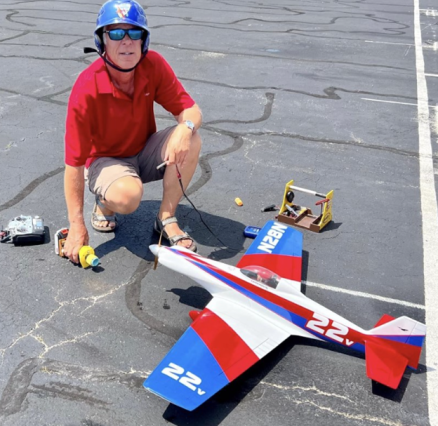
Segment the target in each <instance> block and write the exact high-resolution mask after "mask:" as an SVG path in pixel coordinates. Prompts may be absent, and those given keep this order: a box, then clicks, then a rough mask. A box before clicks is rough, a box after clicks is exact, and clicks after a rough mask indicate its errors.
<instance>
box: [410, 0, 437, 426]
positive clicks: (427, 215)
mask: <svg viewBox="0 0 438 426" xmlns="http://www.w3.org/2000/svg"><path fill="white" fill-rule="evenodd" d="M420 25H421V23H420V4H419V0H414V28H415V31H414V34H415V63H416V70H417V97H418V110H417V114H418V136H419V150H418V152H419V154H420V155H419V163H420V194H421V219H422V225H423V226H422V228H423V265H424V266H423V267H424V300H425V305H426V326H427V336H426V366H427V374H426V378H427V397H428V402H429V422H430V425H431V426H438V303H437V300H438V268H437V265H438V209H437V198H436V192H435V181H434V173H433V158H432V143H431V135H430V121H429V99H428V93H427V83H426V76H425V75H424V57H423V46H422V37H421V26H420Z"/></svg>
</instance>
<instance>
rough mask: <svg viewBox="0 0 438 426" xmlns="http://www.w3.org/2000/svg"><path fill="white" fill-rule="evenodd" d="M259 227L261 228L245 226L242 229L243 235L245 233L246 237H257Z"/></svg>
mask: <svg viewBox="0 0 438 426" xmlns="http://www.w3.org/2000/svg"><path fill="white" fill-rule="evenodd" d="M260 229H262V228H259V227H257V226H247V227H246V228H245V229H244V231H243V235H245V237H247V238H255V237H257V235H258V233H259V231H260Z"/></svg>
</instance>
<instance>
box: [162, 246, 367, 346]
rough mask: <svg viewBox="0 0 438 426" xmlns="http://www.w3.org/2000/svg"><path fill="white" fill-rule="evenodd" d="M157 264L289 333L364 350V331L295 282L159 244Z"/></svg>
mask: <svg viewBox="0 0 438 426" xmlns="http://www.w3.org/2000/svg"><path fill="white" fill-rule="evenodd" d="M158 250H159V253H158V255H159V260H160V263H162V264H163V265H165V266H166V267H168V268H170V269H173V270H175V271H176V272H179V273H182V274H184V275H186V276H188V277H189V278H191V279H193V280H194V281H196V282H197V283H198V284H200V285H201V286H203V287H204V288H205V289H206V290H207V291H208V292H209V293H211V294H212V295H213V296H214V297H215V298H220V299H226V300H227V301H228V302H229V303H230V304H231V306H235V307H236V309H238V307H239V306H241V307H242V308H246V309H249V310H250V311H252V312H255V313H257V314H258V315H260V316H262V317H264V318H265V319H266V320H267V321H269V322H272V323H274V324H275V325H276V326H277V327H279V328H281V329H282V330H284V331H286V332H287V333H288V334H290V335H299V336H303V337H306V338H311V339H317V340H324V341H329V342H333V343H338V344H341V345H343V346H346V347H349V348H352V349H355V350H358V351H360V352H364V337H366V334H367V332H366V331H365V330H363V329H361V328H360V327H357V326H356V325H355V324H353V323H351V322H349V321H347V320H346V319H345V318H343V317H341V316H340V315H338V314H336V313H335V312H333V311H331V310H329V309H327V308H325V307H324V306H322V305H320V304H318V303H316V302H314V301H313V300H311V299H309V298H307V297H306V296H305V295H304V294H303V293H301V291H299V289H298V287H299V284H300V283H296V282H293V281H290V280H286V279H280V280H279V282H278V285H277V287H276V288H271V287H269V286H268V285H265V284H263V283H261V282H259V281H256V280H254V279H251V278H248V277H247V276H246V275H244V274H243V273H242V272H241V270H240V269H239V268H237V267H234V266H231V265H226V264H224V263H221V262H217V261H214V260H211V259H206V258H203V257H201V256H199V255H197V254H193V253H192V252H190V251H188V250H184V249H182V250H181V249H175V248H167V247H160V248H159V249H158Z"/></svg>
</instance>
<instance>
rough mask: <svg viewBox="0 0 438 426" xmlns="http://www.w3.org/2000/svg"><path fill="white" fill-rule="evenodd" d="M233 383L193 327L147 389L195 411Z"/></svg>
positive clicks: (149, 380)
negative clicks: (230, 382)
mask: <svg viewBox="0 0 438 426" xmlns="http://www.w3.org/2000/svg"><path fill="white" fill-rule="evenodd" d="M228 383H229V381H228V379H227V377H226V376H225V374H224V372H223V371H222V369H221V368H220V366H219V364H218V363H217V361H216V360H215V358H214V357H213V355H212V354H211V352H210V350H209V349H208V347H207V346H206V345H205V343H204V342H203V341H202V339H201V338H200V337H199V336H198V334H197V333H196V332H195V331H194V330H193V329H192V328H191V327H190V328H189V329H187V331H186V332H185V333H184V334H183V335H182V336H181V338H180V339H179V340H178V342H177V343H176V344H175V346H174V347H173V348H172V349H171V351H170V352H169V353H168V354H167V355H166V357H165V358H164V359H163V361H161V363H160V364H159V365H158V367H157V368H155V370H154V371H153V372H152V374H151V375H150V376H149V377H148V378H147V379H146V380H145V382H144V384H143V386H144V387H145V388H146V389H148V390H150V391H151V392H153V393H155V394H157V395H158V396H160V397H162V398H164V399H166V400H168V401H169V402H171V403H172V404H175V405H178V406H179V407H182V408H184V409H186V410H189V411H192V410H194V409H195V408H197V407H198V406H199V405H201V404H202V403H203V402H205V401H206V400H207V399H209V398H210V397H212V396H213V395H214V394H215V393H216V392H218V391H219V390H220V389H222V388H223V387H224V386H226V385H227V384H228Z"/></svg>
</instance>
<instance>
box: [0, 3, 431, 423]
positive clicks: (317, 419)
mask: <svg viewBox="0 0 438 426" xmlns="http://www.w3.org/2000/svg"><path fill="white" fill-rule="evenodd" d="M141 4H142V5H143V6H144V7H145V9H146V13H147V16H148V20H149V26H150V29H151V49H154V50H156V51H158V52H160V53H161V54H162V55H164V57H165V58H166V59H167V60H168V62H169V63H170V64H171V65H172V67H173V68H174V70H175V72H176V74H177V75H178V77H179V78H180V80H181V82H182V83H183V85H184V86H185V87H186V89H187V90H188V91H189V93H190V94H191V95H192V96H193V97H194V99H195V100H196V102H197V103H198V104H199V105H200V107H201V108H202V111H203V117H204V124H203V127H202V129H201V130H200V133H201V136H202V139H203V149H202V154H201V160H200V164H199V167H198V169H197V171H196V173H195V176H194V179H193V181H192V184H191V186H190V188H189V190H188V191H187V194H188V196H189V198H190V200H191V201H192V202H193V204H194V205H195V206H196V208H197V209H198V210H199V212H200V213H201V215H202V218H203V220H204V221H205V222H206V223H207V224H208V226H209V227H210V228H211V230H212V231H213V234H212V233H210V232H209V230H208V229H207V228H206V226H205V225H204V223H203V222H202V221H201V220H200V217H199V215H198V213H197V212H196V211H195V210H194V209H193V208H192V206H191V204H190V203H189V202H188V201H187V200H183V201H182V202H181V205H180V207H179V209H178V213H177V216H178V218H179V221H180V224H181V225H182V227H183V228H184V229H185V230H187V231H188V232H190V234H191V235H192V236H193V237H194V238H195V239H196V241H197V243H198V245H199V252H200V254H202V255H204V256H206V257H210V258H213V259H216V260H220V261H223V262H225V263H228V264H232V265H235V264H236V263H237V262H238V260H239V259H240V257H241V256H242V255H243V254H244V253H245V250H246V249H247V248H248V247H249V245H250V243H251V240H250V239H247V238H245V237H244V236H243V229H244V228H245V226H247V225H253V226H262V225H263V224H264V223H265V222H266V221H267V220H270V219H273V218H274V217H275V212H265V213H263V212H261V209H262V208H263V207H265V206H267V205H270V204H276V205H281V202H282V197H283V192H284V188H285V184H286V183H287V182H289V181H290V180H294V182H295V184H296V185H297V186H300V187H303V188H307V189H310V190H313V191H317V192H322V193H327V192H329V191H330V190H334V198H333V221H332V222H331V223H330V224H329V225H328V226H327V227H326V228H325V229H324V230H323V232H321V233H313V232H310V231H303V233H304V255H303V291H304V292H305V293H306V295H307V296H308V297H310V298H312V299H314V300H315V301H317V302H318V303H321V304H322V305H324V306H326V307H328V308H330V309H332V310H333V311H335V312H337V313H338V314H340V315H342V316H344V317H346V318H347V319H348V320H350V321H352V322H354V323H355V324H357V325H359V326H360V327H362V328H365V329H369V328H372V327H373V326H374V324H375V323H376V322H377V321H378V320H379V318H380V317H381V316H382V315H383V314H385V313H386V314H390V315H392V316H394V317H397V316H401V315H407V316H410V317H412V318H414V319H416V320H418V321H421V322H425V321H426V320H427V326H428V338H427V340H426V347H425V350H424V351H423V354H422V357H421V362H420V366H419V369H418V370H417V371H414V372H412V371H407V372H406V374H405V375H404V378H403V380H402V383H401V385H400V387H399V389H398V390H395V391H392V390H389V389H387V388H384V387H382V386H379V385H376V384H375V383H372V382H371V381H370V380H369V379H368V378H367V377H366V372H365V359H364V356H363V355H360V354H355V353H352V352H349V351H342V350H340V349H339V348H338V347H336V346H334V345H330V344H327V343H315V342H314V341H308V340H306V339H303V338H298V337H291V338H289V339H288V340H287V341H286V342H284V343H283V344H282V345H281V346H280V347H278V348H277V349H276V350H274V351H273V352H271V353H270V354H269V355H267V356H266V358H264V359H262V360H261V361H260V362H259V363H258V364H256V365H255V366H254V367H252V368H251V369H250V370H248V371H247V372H245V373H244V374H243V375H242V376H241V377H239V378H238V379H237V380H236V381H235V382H233V383H232V384H230V385H229V386H227V387H226V388H224V389H223V390H222V391H220V392H219V393H218V394H217V395H215V396H214V397H213V398H211V399H210V400H209V401H208V402H206V403H205V404H204V405H203V406H201V407H200V408H199V409H197V410H195V411H194V412H186V411H184V410H182V409H180V408H178V407H176V406H173V405H171V404H169V403H167V402H166V401H164V400H162V399H160V398H158V397H157V396H155V395H153V394H151V393H149V392H148V391H146V390H145V389H144V388H143V386H142V383H143V381H144V379H145V378H146V377H148V375H149V374H150V373H151V371H152V370H153V369H154V368H155V367H156V366H157V364H158V363H159V362H160V360H161V359H162V358H163V357H164V355H165V354H166V353H167V352H168V351H169V350H170V349H171V347H172V345H173V344H174V343H175V342H176V340H177V339H178V338H179V336H181V335H182V333H183V332H184V330H185V329H186V328H187V327H188V326H189V324H190V318H189V316H188V312H189V311H190V310H192V309H202V308H203V307H204V306H205V305H206V304H207V303H208V301H209V300H210V295H209V294H208V293H207V292H206V291H205V290H204V289H203V288H201V287H199V286H198V285H197V284H196V283H194V282H192V281H190V280H189V279H188V278H186V277H184V276H182V275H180V274H177V273H174V272H172V271H170V270H167V269H165V268H164V267H158V269H157V270H153V256H152V254H151V253H150V251H149V249H148V246H149V245H150V244H152V243H156V242H157V238H156V236H155V235H154V234H153V231H152V226H153V221H154V218H155V216H156V213H157V211H158V208H159V202H160V199H161V182H156V183H153V184H150V185H146V186H145V192H144V197H143V201H142V202H141V205H140V207H139V209H138V210H137V211H136V212H135V213H133V214H131V215H126V216H121V215H120V216H119V228H118V229H117V231H116V232H115V234H100V233H98V232H95V231H93V230H92V228H91V226H89V232H90V244H91V245H92V246H93V247H94V248H95V250H96V254H97V255H98V256H99V258H100V260H101V264H100V266H99V267H97V268H95V269H94V270H91V269H82V268H80V267H78V266H75V265H73V264H72V263H70V262H69V261H67V260H64V259H61V258H60V257H59V256H57V255H56V254H55V252H54V238H53V237H54V233H55V232H56V231H57V230H58V229H60V228H63V227H66V226H68V221H67V213H66V206H65V200H64V195H63V170H64V161H63V159H64V148H63V138H64V124H65V115H66V105H67V101H68V96H69V93H70V90H71V87H72V85H73V83H74V81H75V79H76V77H77V76H78V74H79V73H80V72H81V71H82V70H83V69H85V68H86V67H87V65H88V64H90V63H91V62H92V61H93V60H95V59H96V55H93V54H87V55H86V54H84V53H83V48H84V47H94V42H93V31H94V27H95V21H96V16H97V13H98V11H99V8H100V5H101V3H100V2H99V1H97V0H91V1H85V0H76V1H39V0H28V1H19V0H2V1H1V4H0V77H1V78H0V161H1V174H0V176H1V177H0V182H1V185H0V224H1V225H3V226H6V225H7V223H8V222H9V220H11V219H12V218H14V217H16V216H17V215H20V214H23V215H33V216H34V215H39V216H41V217H42V218H43V219H44V223H45V226H46V229H47V238H46V241H45V243H44V244H41V245H33V246H25V247H15V246H13V245H11V244H1V245H0V267H1V271H0V424H1V425H4V426H22V425H23V426H24V425H38V426H40V425H41V426H42V425H44V426H49V425H50V426H52V425H53V426H61V425H62V426H107V425H136V426H141V425H148V426H152V425H153V426H155V425H166V424H173V425H178V426H180V425H181V426H182V425H203V426H204V425H207V426H216V425H224V426H226V425H236V424H240V425H266V424H269V425H271V426H277V425H278V426H280V425H281V426H283V425H300V426H318V425H336V426H337V425H348V426H352V425H353V426H354V425H362V426H363V425H370V426H371V425H373V426H376V425H385V426H399V425H406V426H407V425H415V426H423V425H429V424H430V425H433V426H436V425H438V406H437V401H438V377H437V376H438V372H437V371H438V355H437V353H438V347H437V345H438V331H437V330H438V311H437V307H436V297H438V294H437V290H436V288H437V287H438V276H437V269H436V264H437V263H438V258H437V256H438V218H437V198H436V197H437V196H436V184H437V158H438V157H437V138H438V114H437V104H438V60H437V57H438V56H437V55H438V35H437V25H438V24H437V22H438V10H437V9H438V7H437V5H436V2H434V1H433V0H420V2H418V0H397V1H395V0H388V1H384V2H380V1H371V0H369V1H368V0H367V1H363V0H351V1H349V0H348V1H347V0H346V1H343V0H340V1H337V0H336V1H335V0H328V1H303V0H294V1H285V0H277V1H275V2H269V1H267V0H265V1H258V2H253V1H235V0H234V1H233V0H230V1H213V0H193V1H169V0H163V1H156V2H149V3H146V2H144V1H141ZM156 114H157V123H158V127H159V128H164V127H167V126H169V125H170V124H172V123H173V117H171V116H170V115H169V114H168V113H167V112H166V111H164V110H162V109H161V108H160V107H158V106H157V108H156ZM120 119H121V120H123V117H121V118H120ZM236 197H240V198H241V199H242V201H243V206H241V207H239V206H237V205H236V204H235V202H234V199H235V198H236ZM315 201H317V200H315V197H312V196H310V195H308V194H304V193H303V194H296V202H297V203H299V204H301V205H304V206H308V207H311V208H312V209H316V211H317V210H318V209H319V207H317V206H315V205H314V204H315ZM92 207H93V196H92V194H91V193H89V192H88V191H87V192H86V194H85V213H86V215H87V216H90V215H91V210H92Z"/></svg>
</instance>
